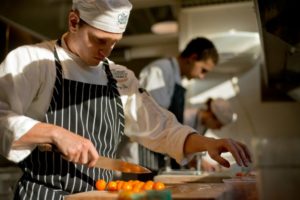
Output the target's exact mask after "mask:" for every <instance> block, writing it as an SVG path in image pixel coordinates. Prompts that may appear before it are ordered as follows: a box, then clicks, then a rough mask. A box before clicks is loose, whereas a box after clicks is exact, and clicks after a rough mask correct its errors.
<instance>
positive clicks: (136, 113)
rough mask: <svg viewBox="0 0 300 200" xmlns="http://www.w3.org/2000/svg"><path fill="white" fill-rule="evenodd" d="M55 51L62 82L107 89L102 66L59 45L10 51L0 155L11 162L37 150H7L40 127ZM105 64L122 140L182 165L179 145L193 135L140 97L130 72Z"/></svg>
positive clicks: (4, 69) (1, 101) (0, 75)
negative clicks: (117, 102) (121, 118)
mask: <svg viewBox="0 0 300 200" xmlns="http://www.w3.org/2000/svg"><path fill="white" fill-rule="evenodd" d="M54 46H56V48H57V53H58V56H59V59H60V61H61V63H62V68H63V76H64V77H65V78H67V79H71V80H76V81H81V82H86V83H92V84H99V85H103V84H107V78H106V73H105V71H104V68H103V67H102V62H100V63H99V65H98V66H86V65H85V64H84V63H83V62H82V61H81V60H80V58H79V57H77V56H76V55H74V54H72V53H71V52H70V51H68V50H67V47H66V44H65V43H64V40H63V39H62V47H59V46H57V45H55V41H48V42H43V43H39V44H36V45H30V46H29V45H27V46H22V47H19V48H17V49H15V50H13V51H11V52H10V53H9V54H8V56H7V57H6V59H5V60H4V61H3V62H2V63H1V66H0V91H1V93H0V130H1V131H0V139H1V141H2V143H5V144H8V145H6V148H5V149H2V148H0V151H1V152H0V153H1V154H2V155H4V156H5V157H7V158H8V159H9V160H11V161H14V162H20V161H22V160H23V159H24V158H26V157H27V156H28V155H29V154H30V152H31V151H32V150H33V149H34V148H35V147H36V146H35V145H31V146H26V147H24V148H22V149H11V148H10V146H11V143H12V141H14V140H17V139H19V138H20V137H22V136H23V135H24V134H26V132H28V131H29V130H30V129H31V128H32V127H33V126H34V125H35V124H37V123H38V122H40V121H42V120H43V119H44V116H45V113H46V112H47V110H48V107H49V104H50V101H51V97H52V93H53V89H54V83H55V78H56V70H55V63H54V55H53V49H54ZM109 64H110V68H111V71H112V74H113V76H114V78H115V79H116V80H117V87H118V91H119V93H120V95H121V100H122V104H123V108H124V115H125V134H126V135H127V136H128V137H130V138H131V140H133V141H136V142H138V143H140V144H142V145H144V146H146V147H148V148H150V149H151V150H153V151H158V152H161V153H167V154H169V155H170V156H171V157H174V158H175V159H176V160H177V161H178V162H181V163H185V162H186V159H185V157H184V153H183V146H184V141H185V139H186V137H187V135H188V134H190V133H191V132H195V130H194V129H192V128H190V127H188V126H183V125H181V124H180V123H178V122H177V120H176V118H175V116H174V115H173V114H171V113H170V112H169V111H167V110H165V109H162V108H161V107H160V106H158V104H157V103H156V102H155V101H154V100H153V99H152V98H151V97H150V96H149V95H148V94H147V93H146V92H141V91H139V83H138V80H137V78H136V77H135V76H134V73H133V72H132V71H131V70H129V69H127V68H126V67H124V66H120V65H117V64H114V63H113V62H111V61H109ZM174 145H176V148H174Z"/></svg>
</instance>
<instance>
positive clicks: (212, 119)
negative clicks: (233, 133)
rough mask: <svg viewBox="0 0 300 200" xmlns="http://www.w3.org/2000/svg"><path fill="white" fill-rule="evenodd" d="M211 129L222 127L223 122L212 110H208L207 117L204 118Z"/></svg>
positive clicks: (204, 121) (205, 123)
mask: <svg viewBox="0 0 300 200" xmlns="http://www.w3.org/2000/svg"><path fill="white" fill-rule="evenodd" d="M202 121H203V123H204V125H205V126H206V127H207V128H209V129H221V128H222V124H221V122H219V120H218V119H217V117H216V116H215V115H214V114H213V113H212V112H207V115H206V117H205V119H203V120H202Z"/></svg>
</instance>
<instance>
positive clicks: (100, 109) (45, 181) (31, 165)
mask: <svg viewBox="0 0 300 200" xmlns="http://www.w3.org/2000/svg"><path fill="white" fill-rule="evenodd" d="M58 44H60V41H58ZM54 56H55V65H56V81H55V87H54V90H53V96H52V100H51V103H50V106H49V109H48V112H47V113H46V115H45V122H46V123H50V124H55V125H57V126H61V127H64V128H65V129H67V130H70V131H72V132H74V133H76V134H78V135H81V136H83V137H85V138H87V139H89V140H91V141H92V143H93V144H94V145H95V147H96V149H97V151H98V153H99V154H100V155H102V156H106V157H110V158H115V156H116V150H117V147H118V144H119V142H120V138H121V135H123V134H124V133H123V131H124V112H123V107H122V102H121V99H120V94H119V92H118V90H117V87H116V80H115V79H114V78H113V76H112V74H111V71H110V69H109V65H108V61H107V60H105V61H104V65H103V66H104V68H105V72H106V75H107V78H108V84H107V85H95V84H88V83H83V82H78V81H73V80H68V79H64V77H63V71H62V66H61V63H60V60H59V58H58V55H57V51H56V49H54ZM20 166H21V168H22V169H23V171H24V175H23V176H22V177H21V179H20V181H19V182H18V186H17V190H16V193H15V199H22V200H25V199H26V200H31V199H32V200H33V199H34V200H37V199H47V200H51V199H54V200H57V199H63V196H64V195H67V194H70V193H77V192H84V191H90V190H93V189H94V186H95V181H96V180H98V179H100V178H101V179H105V180H106V181H109V180H111V178H112V175H113V174H112V171H110V170H105V169H100V168H87V167H86V166H84V165H79V164H74V163H72V162H68V161H66V160H64V159H63V158H62V157H61V155H60V154H59V153H56V152H41V151H39V150H38V149H37V148H36V149H35V150H34V151H33V152H32V153H31V155H30V156H29V157H27V158H26V159H25V160H24V161H23V162H21V163H20Z"/></svg>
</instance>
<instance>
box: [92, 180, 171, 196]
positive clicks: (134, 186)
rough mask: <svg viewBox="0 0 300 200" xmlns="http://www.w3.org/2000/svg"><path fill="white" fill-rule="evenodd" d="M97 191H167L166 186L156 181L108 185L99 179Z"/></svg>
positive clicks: (111, 182) (119, 181)
mask: <svg viewBox="0 0 300 200" xmlns="http://www.w3.org/2000/svg"><path fill="white" fill-rule="evenodd" d="M95 187H96V189H97V190H99V191H111V192H113V191H128V192H137V193H138V192H142V191H147V190H163V189H165V184H164V183H162V182H159V181H158V182H154V181H151V180H149V181H146V182H143V181H139V180H129V181H122V180H116V181H109V182H108V183H107V182H106V181H105V180H103V179H99V180H97V181H96V185H95Z"/></svg>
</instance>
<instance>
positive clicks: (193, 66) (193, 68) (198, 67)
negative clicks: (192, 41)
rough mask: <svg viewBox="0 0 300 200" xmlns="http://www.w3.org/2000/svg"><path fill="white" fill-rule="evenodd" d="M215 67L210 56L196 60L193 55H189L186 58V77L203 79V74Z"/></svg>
mask: <svg viewBox="0 0 300 200" xmlns="http://www.w3.org/2000/svg"><path fill="white" fill-rule="evenodd" d="M214 67H215V63H214V62H213V60H212V59H211V58H208V59H206V60H197V59H196V58H195V57H193V56H192V57H190V58H189V59H188V66H187V67H186V68H187V69H188V71H187V73H186V75H185V76H186V77H187V78H188V79H192V78H197V79H203V78H204V77H205V75H206V74H207V73H208V72H210V71H211V70H212V69H213V68H214Z"/></svg>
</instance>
